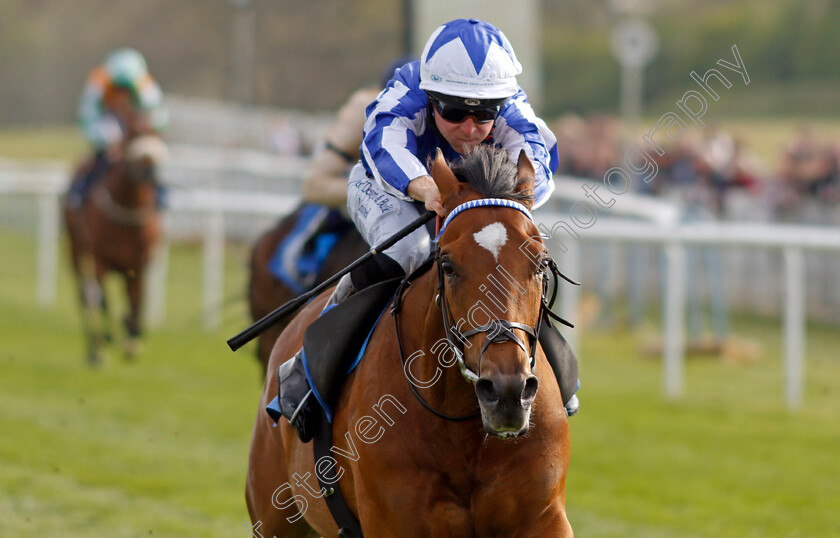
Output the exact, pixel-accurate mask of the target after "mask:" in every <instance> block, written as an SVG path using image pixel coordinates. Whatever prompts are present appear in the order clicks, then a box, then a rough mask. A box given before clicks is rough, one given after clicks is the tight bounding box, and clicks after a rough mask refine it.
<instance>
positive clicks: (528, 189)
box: [516, 149, 536, 195]
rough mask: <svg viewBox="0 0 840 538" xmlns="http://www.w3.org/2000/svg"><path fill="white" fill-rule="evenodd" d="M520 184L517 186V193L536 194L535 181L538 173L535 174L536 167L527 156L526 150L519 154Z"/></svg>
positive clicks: (518, 175)
mask: <svg viewBox="0 0 840 538" xmlns="http://www.w3.org/2000/svg"><path fill="white" fill-rule="evenodd" d="M516 168H517V173H516V176H517V177H518V178H519V183H518V184H517V185H516V192H521V193H527V194H531V195H533V194H534V180H535V178H536V173H535V172H534V165H533V164H531V159H529V158H528V155H526V154H525V150H524V149H523V150H522V151H520V152H519V162H517V163H516Z"/></svg>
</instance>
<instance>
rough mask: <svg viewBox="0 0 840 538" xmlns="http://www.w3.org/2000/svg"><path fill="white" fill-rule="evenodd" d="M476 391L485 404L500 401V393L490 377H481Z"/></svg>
mask: <svg viewBox="0 0 840 538" xmlns="http://www.w3.org/2000/svg"><path fill="white" fill-rule="evenodd" d="M475 392H476V394H477V395H478V399H479V400H481V401H482V402H484V403H485V404H494V403H496V402H498V401H499V394H498V393H497V392H496V389H495V388H494V387H493V382H492V381H490V380H489V379H479V380H478V381H477V382H476V384H475Z"/></svg>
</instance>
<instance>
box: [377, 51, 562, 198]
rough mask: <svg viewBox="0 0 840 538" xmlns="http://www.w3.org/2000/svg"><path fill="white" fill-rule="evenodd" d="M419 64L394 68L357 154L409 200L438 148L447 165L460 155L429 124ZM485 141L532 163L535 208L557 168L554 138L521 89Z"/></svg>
mask: <svg viewBox="0 0 840 538" xmlns="http://www.w3.org/2000/svg"><path fill="white" fill-rule="evenodd" d="M419 85H420V68H419V62H411V63H409V64H406V65H404V66H403V67H401V68H400V69H398V70H397V71H396V73H395V75H394V78H393V79H392V80H391V81H390V82H389V83H388V85H387V86H386V87H385V89H384V90H383V91H382V93H380V94H379V96H378V97H377V98H376V100H375V101H373V102H372V103H371V104H370V105H368V108H367V120H366V121H365V127H364V138H363V139H362V145H361V154H362V164H363V165H364V167H365V169H366V170H367V172H368V173H369V174H370V175H371V176H372V177H373V178H374V179H375V180H376V181H377V182H378V183H379V184H380V185H381V186H382V188H383V189H384V190H385V191H386V192H388V193H390V194H393V195H394V196H396V197H398V198H400V199H402V200H406V201H410V200H411V198H409V197H408V196H407V195H406V194H405V191H406V188H407V187H408V183H409V181H411V180H412V179H414V178H417V177H420V176H424V175H428V174H429V171H428V170H427V168H426V166H425V164H426V163H428V162H429V161H430V159H432V158H434V156H435V152H436V149H437V148H440V149H441V150H442V151H443V154H444V156H445V157H446V159H447V160H449V161H456V160H457V159H459V158H460V157H461V155H460V154H459V153H457V152H456V151H455V150H454V149H452V147H451V146H450V145H449V143H448V142H446V140H445V139H443V137H441V136H440V135H439V134H438V133H437V130H436V129H435V128H434V126H433V125H429V122H430V121H433V120H432V119H431V116H429V113H428V106H429V102H428V100H427V98H426V93H425V92H424V91H423V90H421V89H420V88H419ZM485 143H490V144H495V145H496V146H499V147H501V148H504V149H505V150H506V151H507V153H508V156H509V157H510V159H511V160H512V161H513V162H516V161H517V159H518V158H519V153H520V151H521V150H525V154H526V155H527V156H528V158H529V159H531V162H532V163H533V164H534V171H535V172H536V182H535V185H534V209H536V208H537V207H539V206H540V205H542V204H543V203H544V202H545V201H546V200H548V198H549V196H550V195H551V193H552V191H554V181H553V180H552V174H553V173H554V172H555V171H556V170H557V166H558V161H559V158H558V154H557V139H556V138H555V137H554V134H553V133H552V132H551V131H550V130H549V129H548V126H547V125H546V124H545V122H544V121H543V120H542V119H540V118H538V117H537V116H536V114H534V111H533V109H532V108H531V105H530V104H528V100H527V96H526V95H525V92H524V91H522V89H521V88H519V90H518V91H517V92H516V94H515V95H513V96H512V97H511V98H510V99H508V100H507V102H505V104H504V105H503V106H502V109H501V111H500V112H499V116H498V118H497V119H496V125H495V127H494V129H493V131H492V132H491V134H490V137H489V138H488V139H487V140H486V141H485Z"/></svg>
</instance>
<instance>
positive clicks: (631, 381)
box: [0, 122, 840, 538]
mask: <svg viewBox="0 0 840 538" xmlns="http://www.w3.org/2000/svg"><path fill="white" fill-rule="evenodd" d="M759 123H760V122H759ZM786 127H787V132H788V133H792V132H793V122H791V123H788V124H786ZM764 130H765V129H756V130H752V129H751V132H761V131H764ZM832 132H834V131H833V130H832ZM46 135H49V136H46ZM46 135H45V134H44V133H38V132H22V131H18V132H0V150H2V151H0V154H3V155H9V156H14V157H21V158H27V157H35V156H48V157H52V158H59V159H67V158H70V157H72V156H78V155H79V154H80V152H81V151H82V146H81V144H78V143H77V142H78V141H75V142H73V141H70V142H68V140H69V139H71V137H72V136H75V135H71V134H70V132H69V130H68V132H67V133H52V132H50V133H46ZM27 137H34V138H27ZM33 140H37V141H39V144H40V145H41V147H40V149H39V150H38V151H37V155H35V153H33V151H34V150H31V149H30V148H31V147H32V144H33V143H34V142H33ZM45 142H48V143H45ZM774 146H775V140H774V141H773V142H771V141H767V143H766V146H765V147H766V148H771V147H774ZM45 148H47V149H48V150H49V151H45ZM30 153H32V155H30ZM768 153H769V152H768ZM35 248H36V247H35V241H34V235H33V234H32V232H25V231H21V230H10V229H0V538H7V537H30V536H72V537H106V536H107V537H109V538H110V537H141V536H165V537H173V538H174V537H178V538H183V537H204V536H219V537H235V536H248V535H249V531H248V529H247V528H246V527H245V524H246V522H247V520H248V517H247V512H246V510H245V503H244V497H243V490H244V480H245V470H246V463H247V462H246V459H247V452H248V443H249V439H250V431H251V425H252V422H253V418H254V414H255V413H256V412H257V408H256V403H257V398H258V393H259V390H260V383H261V374H260V372H259V371H258V369H257V366H256V363H255V361H254V359H253V349H252V348H246V349H243V350H241V351H239V352H238V353H236V354H234V353H231V352H230V351H229V349H228V348H227V346H226V345H225V339H226V338H228V337H229V336H231V335H232V334H234V333H235V332H237V331H238V330H240V329H242V328H243V327H245V326H246V325H247V323H248V319H247V309H246V306H245V302H244V289H245V281H246V273H245V266H246V264H245V260H246V249H245V248H242V247H235V246H232V248H230V249H229V250H228V253H229V255H228V260H227V262H228V263H227V266H226V268H225V277H226V281H225V282H226V284H225V297H232V298H235V297H239V298H240V299H239V300H233V301H230V302H228V303H227V304H226V306H225V309H224V323H223V327H222V328H221V329H220V330H218V331H215V332H205V331H204V330H202V328H201V321H202V320H201V304H202V301H201V296H200V293H201V252H200V250H199V249H198V248H197V247H194V246H189V245H181V246H176V247H174V248H173V250H172V253H171V256H170V273H169V281H168V297H167V319H166V323H165V324H164V326H163V327H160V328H157V329H153V330H150V331H149V332H148V335H147V338H146V343H145V351H144V354H143V356H142V357H141V358H140V360H139V361H137V362H135V363H127V362H125V361H124V360H122V358H121V356H120V355H119V353H118V352H117V351H116V350H113V351H112V352H111V360H110V362H109V363H108V364H107V365H106V366H105V367H104V368H102V369H100V370H96V371H94V370H91V369H89V368H88V367H87V366H86V365H85V363H84V361H83V358H82V355H83V346H82V337H81V328H80V320H79V316H78V308H77V305H76V301H75V293H74V291H73V287H72V283H71V278H70V271H69V265H68V264H67V259H66V244H63V245H62V252H61V261H62V265H61V272H60V279H59V285H58V300H57V303H56V305H55V306H54V307H50V308H40V307H38V306H37V305H36V302H35V296H36V294H35V288H36V287H35V276H34V275H35V269H36V267H35V260H36V252H35ZM114 284H116V283H115V282H112V283H111V285H110V286H109V291H110V292H111V296H112V298H116V297H117V293H116V292H117V291H118V289H117V288H116V286H114ZM112 303H114V304H112V310H113V311H114V312H117V311H119V310H121V308H120V306H121V303H120V301H112ZM733 325H734V329H733V332H734V333H735V334H736V335H737V336H739V337H742V338H745V339H751V340H754V341H757V342H758V343H759V344H760V346H761V349H762V354H761V358H760V359H759V360H757V361H753V362H741V363H727V362H723V361H719V360H714V359H709V358H699V357H689V360H688V362H687V365H686V391H685V397H684V398H683V399H682V400H680V401H678V402H668V401H666V400H665V399H664V398H663V396H662V390H661V377H662V372H661V366H660V364H659V361H658V360H654V359H651V358H645V357H644V356H643V355H642V354H641V353H640V352H639V349H640V340H639V337H637V335H634V334H632V333H630V332H625V331H614V332H597V331H590V332H583V333H582V352H581V353H580V356H581V378H582V381H583V387H582V389H581V391H580V397H581V401H582V411H581V413H580V414H579V415H578V416H576V417H574V418H573V419H572V421H571V428H572V461H571V466H570V470H569V479H568V483H567V508H568V513H569V518H570V520H571V522H572V525H573V526H574V528H575V532H576V535H577V536H580V537H585V538H586V537H640V538H656V537H662V538H672V537H676V538H682V537H733V538H741V537H762V538H763V537H777V536H784V537H803V538H804V537H809V538H810V537H835V536H840V480H838V477H840V358H839V357H838V354H837V350H838V349H840V332H838V329H837V328H836V327H820V326H813V325H811V326H809V328H808V344H807V365H806V376H807V383H806V391H805V404H804V406H803V408H802V409H800V410H798V411H796V412H790V411H788V410H786V408H785V406H784V400H783V392H782V391H783V378H782V364H781V353H780V349H781V346H782V341H781V334H780V325H781V324H780V322H779V321H778V320H763V319H757V318H744V317H740V318H735V319H734V320H733ZM511 472H516V471H515V469H511ZM419 487H422V486H419ZM526 487H527V486H526Z"/></svg>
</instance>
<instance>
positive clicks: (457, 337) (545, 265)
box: [392, 198, 578, 421]
mask: <svg viewBox="0 0 840 538" xmlns="http://www.w3.org/2000/svg"><path fill="white" fill-rule="evenodd" d="M479 207H508V208H512V209H516V210H518V211H520V212H521V213H522V214H524V215H525V216H526V217H528V220H530V221H531V222H534V218H533V216H531V212H530V211H529V210H528V208H527V207H525V206H524V205H522V204H520V203H518V202H515V201H513V200H505V199H500V198H483V199H480V200H473V201H470V202H466V203H463V204H461V205H459V206H457V207H456V208H455V209H453V210H452V212H450V214H449V215H448V216H447V218H446V220H445V221H444V223H443V225H442V226H441V228H440V232H438V234H437V236H436V237H435V251H434V262H435V265H436V266H437V277H438V295H437V297H436V302H437V303H438V306H439V307H440V310H441V314H442V316H443V327H444V332H445V334H446V341H447V344H448V345H449V349H451V350H452V352H453V354H454V356H455V358H456V360H457V361H458V366H459V367H460V369H461V375H462V376H463V377H464V379H466V380H467V381H468V382H470V383H475V382H477V381H478V379H479V375H478V374H477V373H475V372H474V371H472V370H471V369H470V367H469V366H467V363H466V361H465V360H464V352H463V350H462V349H461V346H460V343H462V342H466V341H467V339H468V338H470V337H472V336H475V335H477V334H483V333H486V338H485V340H484V344H483V345H482V347H481V351H480V353H479V358H478V361H479V371H480V369H481V357H482V356H483V355H484V352H485V351H487V348H488V347H489V346H490V344H498V343H503V342H513V343H515V344H516V345H517V346H519V347H520V348H521V349H522V351H524V352H526V353H528V349H527V348H526V347H525V344H524V343H523V342H522V340H521V339H520V338H519V337H518V336H516V334H515V333H514V330H515V329H519V330H521V331H523V332H525V333H526V334H527V335H528V342H529V344H530V346H531V351H530V354H529V358H530V366H531V371H532V372H533V371H534V370H535V368H536V352H537V342H538V341H539V332H540V325H541V323H540V322H541V320H542V319H543V315H547V316H548V317H551V318H553V319H555V320H557V321H559V322H560V323H562V324H564V325H566V326H568V327H573V325H572V324H571V323H569V322H568V321H566V320H564V319H562V318H561V317H559V316H557V315H556V314H554V312H552V311H551V308H552V306H553V305H554V301H555V299H556V298H557V283H558V282H557V278H558V277H560V278H563V279H564V280H566V281H567V282H569V283H571V284H575V285H578V283H577V282H575V281H574V280H572V279H570V278H568V277H567V276H565V275H563V274H562V273H561V272H560V270H559V268H558V267H557V264H556V263H555V262H554V260H552V259H551V258H550V257H548V256H545V257H543V258H542V259H541V260H540V268H541V272H542V293H541V298H540V313H539V316H538V317H537V326H536V327H531V326H530V325H526V324H524V323H519V322H515V321H508V320H503V319H497V320H491V321H490V322H489V323H488V324H487V325H485V326H482V327H478V328H474V329H469V330H467V331H465V332H460V331H459V330H458V329H457V328H456V325H454V324H453V323H452V321H453V319H454V318H453V316H452V312H451V310H450V308H449V303H448V302H447V300H446V293H445V291H446V290H445V281H446V277H445V275H444V272H443V265H442V264H441V260H440V256H441V255H440V237H441V236H442V235H443V232H444V231H445V230H446V228H447V226H449V223H450V222H452V219H454V218H455V217H456V216H457V215H459V214H460V213H462V212H464V211H466V210H468V209H475V208H479ZM549 273H551V275H552V277H553V286H550V281H551V277H550V276H549ZM408 284H409V279H408V278H407V279H406V280H404V281H403V284H402V285H401V286H400V288H399V289H398V290H397V293H396V296H395V298H394V305H393V307H392V312H393V314H394V323H395V326H396V330H397V343H398V346H399V351H400V359H401V360H402V362H403V366H405V359H404V354H403V350H402V343H401V341H400V340H401V339H400V331H399V321H398V314H399V306H400V303H401V296H402V293H403V291H404V290H405V288H406V287H407V286H408ZM549 288H551V289H552V293H551V298H550V299H548V290H549ZM403 370H405V368H403ZM406 375H408V374H406ZM409 387H410V388H411V391H412V392H413V393H414V396H415V397H416V398H417V399H418V400H419V401H420V403H421V404H423V406H424V407H426V408H427V409H428V410H430V411H431V412H432V413H434V414H436V415H438V416H439V417H442V418H445V419H447V420H454V421H460V420H467V419H470V418H474V417H476V416H478V415H479V413H473V414H471V415H464V416H457V417H455V416H450V415H447V414H445V413H442V412H441V411H438V410H437V409H435V408H433V407H432V406H431V405H429V404H428V402H426V401H425V400H424V399H423V398H422V397H421V396H420V395H419V394H418V393H417V389H416V388H415V387H414V385H413V383H411V381H410V380H409Z"/></svg>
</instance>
